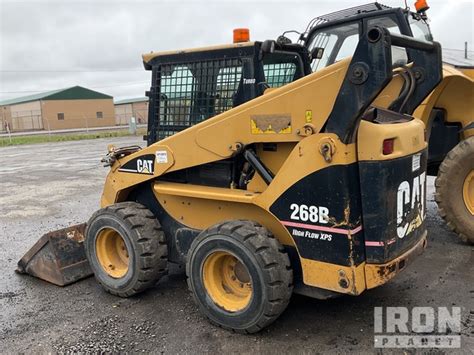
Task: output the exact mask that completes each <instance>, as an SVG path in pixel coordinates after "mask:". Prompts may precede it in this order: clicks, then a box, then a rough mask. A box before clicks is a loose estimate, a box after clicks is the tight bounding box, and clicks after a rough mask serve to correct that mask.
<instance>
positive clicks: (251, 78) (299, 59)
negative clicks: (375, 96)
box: [144, 42, 311, 145]
mask: <svg viewBox="0 0 474 355" xmlns="http://www.w3.org/2000/svg"><path fill="white" fill-rule="evenodd" d="M272 54H274V55H277V56H281V55H288V56H292V57H294V61H295V63H297V64H298V65H297V67H296V70H295V73H294V76H293V78H292V80H290V82H292V81H294V80H297V79H299V78H301V77H303V76H305V75H307V74H310V73H311V67H310V59H309V54H308V51H307V49H306V47H304V46H302V45H299V44H277V43H275V49H274V51H273V52H272V53H266V52H264V51H263V50H262V42H253V43H249V44H248V45H243V46H229V47H227V48H216V49H203V50H193V51H188V52H186V51H184V52H182V53H180V52H175V53H172V54H167V55H160V56H157V57H155V58H153V59H151V60H150V61H149V62H145V63H144V66H145V69H147V70H151V71H152V85H151V88H150V91H148V92H147V96H149V106H148V110H149V111H148V117H149V119H148V132H147V135H146V136H145V139H146V140H147V143H148V145H151V144H153V143H155V142H157V141H159V140H160V139H162V138H165V137H164V136H163V135H160V134H159V132H160V125H159V119H157V117H158V116H159V115H160V109H161V108H160V103H161V101H162V98H161V95H162V94H161V88H160V78H161V68H163V67H165V66H170V65H174V66H177V65H185V64H189V63H204V62H209V61H226V60H227V61H228V60H239V61H240V62H241V63H242V78H241V81H240V83H239V88H238V90H237V92H236V97H235V98H234V99H233V105H232V107H236V106H238V105H240V104H242V103H244V102H247V101H249V100H252V99H254V98H255V97H257V96H260V95H262V94H263V92H264V91H265V89H266V88H267V87H268V86H269V85H268V84H267V83H266V78H265V72H264V65H265V61H266V60H268V58H269V57H268V56H269V55H272ZM289 62H290V61H289ZM270 63H271V60H270ZM279 84H285V83H283V82H281V83H279ZM225 108H226V109H227V108H231V107H225ZM211 117H213V115H212V114H210V115H209V116H208V117H206V118H205V119H208V118H211ZM199 122H201V121H199V120H192V119H190V120H189V122H188V123H187V124H176V125H166V129H167V130H168V131H169V132H170V133H176V132H179V131H182V130H184V129H186V128H188V127H190V126H192V125H194V124H197V123H199Z"/></svg>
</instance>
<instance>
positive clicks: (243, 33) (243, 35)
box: [234, 28, 250, 43]
mask: <svg viewBox="0 0 474 355" xmlns="http://www.w3.org/2000/svg"><path fill="white" fill-rule="evenodd" d="M248 41H250V31H249V29H248V28H236V29H234V43H241V42H248Z"/></svg>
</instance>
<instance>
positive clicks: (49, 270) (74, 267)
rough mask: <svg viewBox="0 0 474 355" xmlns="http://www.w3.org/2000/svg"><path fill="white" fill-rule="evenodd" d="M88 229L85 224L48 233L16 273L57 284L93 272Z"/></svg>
mask: <svg viewBox="0 0 474 355" xmlns="http://www.w3.org/2000/svg"><path fill="white" fill-rule="evenodd" d="M85 228H86V224H85V223H83V224H78V225H75V226H72V227H68V228H64V229H59V230H56V231H53V232H49V233H46V234H45V235H43V236H42V237H41V238H40V239H39V240H38V241H37V242H36V244H35V245H33V247H32V248H31V249H30V250H28V252H27V253H26V254H25V255H24V256H23V257H22V258H21V259H20V261H19V262H18V268H17V269H16V272H18V273H20V274H29V275H32V276H35V277H38V278H40V279H42V280H46V281H48V282H51V283H53V284H55V285H58V286H65V285H69V284H71V283H73V282H76V281H78V280H80V279H83V278H85V277H88V276H90V275H92V270H91V268H90V266H89V262H88V261H87V258H86V254H85V250H84V231H85Z"/></svg>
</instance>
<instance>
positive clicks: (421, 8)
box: [415, 0, 430, 13]
mask: <svg viewBox="0 0 474 355" xmlns="http://www.w3.org/2000/svg"><path fill="white" fill-rule="evenodd" d="M415 8H416V11H417V12H418V13H421V12H425V11H426V10H428V9H429V8H430V7H429V6H428V3H427V2H426V0H417V1H416V2H415Z"/></svg>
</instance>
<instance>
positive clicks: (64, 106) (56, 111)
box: [0, 86, 115, 131]
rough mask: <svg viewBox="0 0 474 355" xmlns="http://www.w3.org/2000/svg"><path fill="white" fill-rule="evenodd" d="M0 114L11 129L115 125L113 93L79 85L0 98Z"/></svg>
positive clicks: (3, 128) (2, 120)
mask: <svg viewBox="0 0 474 355" xmlns="http://www.w3.org/2000/svg"><path fill="white" fill-rule="evenodd" d="M0 115H1V116H0V120H1V123H2V126H1V129H2V130H6V129H7V126H8V129H10V130H11V131H28V130H57V129H70V128H90V127H104V126H113V125H115V112H114V104H113V97H112V96H110V95H106V94H104V93H101V92H98V91H94V90H91V89H87V88H84V87H82V86H73V87H69V88H64V89H59V90H53V91H47V92H42V93H38V94H34V95H29V96H22V97H17V98H13V99H8V100H3V101H0Z"/></svg>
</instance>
